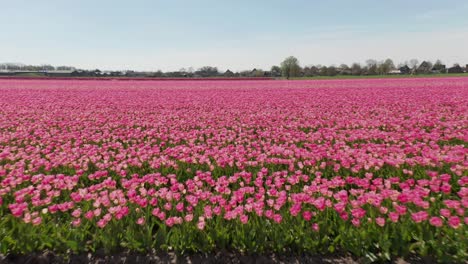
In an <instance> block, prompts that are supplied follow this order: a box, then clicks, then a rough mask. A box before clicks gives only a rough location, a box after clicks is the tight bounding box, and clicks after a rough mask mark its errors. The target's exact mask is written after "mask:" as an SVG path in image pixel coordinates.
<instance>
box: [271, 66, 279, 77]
mask: <svg viewBox="0 0 468 264" xmlns="http://www.w3.org/2000/svg"><path fill="white" fill-rule="evenodd" d="M270 71H271V76H273V77H279V76H281V68H280V67H279V66H276V65H275V66H272V67H271V70H270Z"/></svg>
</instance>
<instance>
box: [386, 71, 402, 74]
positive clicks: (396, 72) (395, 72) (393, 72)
mask: <svg viewBox="0 0 468 264" xmlns="http://www.w3.org/2000/svg"><path fill="white" fill-rule="evenodd" d="M388 74H390V75H398V74H402V73H401V70H391V71H389V72H388Z"/></svg>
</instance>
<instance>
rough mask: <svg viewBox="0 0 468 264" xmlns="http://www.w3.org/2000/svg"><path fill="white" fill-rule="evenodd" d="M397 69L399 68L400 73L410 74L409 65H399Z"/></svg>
mask: <svg viewBox="0 0 468 264" xmlns="http://www.w3.org/2000/svg"><path fill="white" fill-rule="evenodd" d="M399 70H400V73H401V74H410V73H411V69H410V67H408V65H405V66H403V67H400V69H399Z"/></svg>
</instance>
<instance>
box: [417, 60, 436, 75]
mask: <svg viewBox="0 0 468 264" xmlns="http://www.w3.org/2000/svg"><path fill="white" fill-rule="evenodd" d="M431 69H432V65H431V64H430V63H429V62H427V61H423V62H422V63H421V65H419V67H418V68H417V69H416V73H418V74H427V73H430V72H431Z"/></svg>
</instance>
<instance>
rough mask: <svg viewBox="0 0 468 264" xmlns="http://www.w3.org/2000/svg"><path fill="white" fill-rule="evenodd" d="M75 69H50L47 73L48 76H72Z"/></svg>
mask: <svg viewBox="0 0 468 264" xmlns="http://www.w3.org/2000/svg"><path fill="white" fill-rule="evenodd" d="M72 73H73V71H49V72H46V73H45V75H46V76H47V77H71V76H72Z"/></svg>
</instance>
